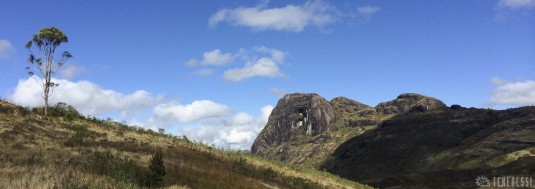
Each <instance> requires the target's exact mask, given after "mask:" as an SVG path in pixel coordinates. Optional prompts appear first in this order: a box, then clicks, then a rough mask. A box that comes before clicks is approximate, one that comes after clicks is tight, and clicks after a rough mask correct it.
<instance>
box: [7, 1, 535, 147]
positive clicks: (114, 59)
mask: <svg viewBox="0 0 535 189" xmlns="http://www.w3.org/2000/svg"><path fill="white" fill-rule="evenodd" d="M58 7H61V9H57V8H58ZM43 10H49V11H47V12H46V13H45V12H44V11H43ZM50 26H55V27H57V28H59V29H60V30H62V31H63V32H64V33H65V34H66V35H68V37H69V43H66V44H63V45H62V46H61V47H60V49H61V50H68V51H70V52H71V53H72V54H73V55H74V58H72V59H70V60H69V62H68V63H67V64H66V65H65V67H63V68H62V69H61V70H60V71H59V74H58V77H57V80H58V82H59V83H60V86H59V87H58V88H56V90H55V94H54V95H55V96H53V97H51V99H52V101H54V102H55V101H64V102H67V103H69V104H73V105H74V106H76V107H77V108H78V109H79V110H80V111H81V112H83V113H84V114H91V115H95V116H98V117H102V118H105V117H111V118H113V119H116V120H126V121H127V122H129V123H131V124H136V125H140V126H143V127H146V128H160V127H161V128H166V129H167V130H168V131H169V132H171V133H173V134H179V135H182V134H186V135H189V136H190V138H194V139H197V140H204V141H205V142H209V143H214V144H216V145H219V146H223V147H231V148H241V149H247V148H248V147H249V146H250V144H251V143H252V141H253V140H254V138H255V137H256V134H257V133H258V132H259V131H260V130H261V129H262V128H263V126H264V124H265V121H266V119H267V116H268V115H269V112H270V110H271V108H273V106H275V105H276V103H277V100H278V99H279V98H280V96H281V95H283V94H285V93H292V92H304V93H318V94H320V95H322V96H323V97H325V98H326V99H328V100H330V99H332V98H334V97H337V96H346V97H349V98H352V99H355V100H357V101H360V102H363V103H365V104H368V105H371V106H375V105H376V104H377V103H379V102H383V101H387V100H391V99H394V98H395V97H396V96H397V95H399V94H401V93H406V92H416V93H421V94H424V95H428V96H433V97H436V98H439V99H441V100H443V101H444V102H445V103H446V104H448V105H451V104H461V105H463V106H468V107H471V106H473V107H492V108H498V109H499V108H505V107H516V106H523V105H534V104H535V81H534V80H535V0H455V1H442V0H441V1H438V0H432V1H428V0H426V1H423V0H421V1H381V0H376V1H371V0H368V1H366V0H362V1H349V0H348V1H334V2H328V1H314V0H312V1H211V2H207V1H202V2H199V1H159V2H155V1H113V2H109V1H52V2H41V1H6V0H0V64H1V65H2V68H1V69H0V97H2V98H3V99H8V100H11V101H13V102H16V103H19V104H22V105H27V106H36V105H40V103H42V102H41V99H39V92H40V91H39V90H40V89H39V86H38V85H37V82H36V81H38V80H39V78H37V77H32V78H31V77H29V76H28V75H27V74H26V73H25V70H24V67H25V66H28V63H27V62H26V56H27V54H28V50H27V49H25V48H24V44H25V43H26V41H28V40H29V39H30V38H31V36H32V35H33V34H35V33H37V32H38V31H39V29H40V28H42V27H50Z"/></svg>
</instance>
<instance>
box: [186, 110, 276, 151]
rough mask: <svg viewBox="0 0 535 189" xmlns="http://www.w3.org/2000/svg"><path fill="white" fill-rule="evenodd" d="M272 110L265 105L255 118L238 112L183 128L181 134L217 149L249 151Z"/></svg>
mask: <svg viewBox="0 0 535 189" xmlns="http://www.w3.org/2000/svg"><path fill="white" fill-rule="evenodd" d="M272 110H273V106H271V105H267V106H264V107H262V108H261V109H260V114H259V115H257V116H255V117H253V116H251V115H249V114H247V113H244V112H239V113H236V114H234V115H233V116H227V117H219V119H217V120H211V121H209V122H206V123H204V124H203V125H200V126H190V127H185V128H183V129H182V132H183V133H184V134H185V135H186V136H188V137H189V138H191V139H194V140H200V141H204V142H206V143H210V144H214V145H216V146H219V147H224V148H227V147H228V148H231V149H240V150H249V149H250V148H251V145H252V144H253V142H254V140H255V138H256V136H257V135H258V133H260V131H261V130H262V129H263V128H264V126H265V125H266V123H267V121H268V118H269V115H270V114H271V111H272Z"/></svg>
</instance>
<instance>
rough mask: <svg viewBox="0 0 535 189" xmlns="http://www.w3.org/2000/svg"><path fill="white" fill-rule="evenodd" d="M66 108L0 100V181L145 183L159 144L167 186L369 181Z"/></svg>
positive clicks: (6, 184) (23, 184) (30, 184)
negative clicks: (41, 109)
mask: <svg viewBox="0 0 535 189" xmlns="http://www.w3.org/2000/svg"><path fill="white" fill-rule="evenodd" d="M37 111H38V110H37ZM53 111H59V110H53ZM60 112H61V111H60ZM65 115H66V114H65V112H63V114H61V113H57V114H56V115H55V116H50V117H48V118H43V117H42V116H39V114H36V111H35V110H34V111H32V110H29V109H25V108H22V107H19V106H16V105H13V104H10V103H6V102H3V101H0V148H1V149H2V150H1V151H0V188H146V185H145V184H144V183H145V181H146V179H147V178H148V177H146V176H147V175H148V173H149V172H150V170H149V169H148V162H149V159H150V158H151V156H152V155H153V154H155V153H156V152H162V154H163V159H164V165H165V170H166V172H167V174H166V175H165V176H164V179H163V182H162V183H161V186H162V187H163V188H255V189H256V188H365V186H362V185H359V184H356V183H354V182H351V181H347V180H344V179H341V178H339V177H336V176H333V175H330V174H328V173H325V172H321V171H314V170H309V169H300V168H296V167H291V166H287V165H284V164H281V163H277V162H272V161H267V160H264V159H261V158H259V157H255V156H251V155H248V154H244V153H241V152H229V151H223V150H220V149H215V148H213V147H210V146H206V145H203V144H197V143H192V142H190V141H188V140H185V139H182V138H180V137H175V136H169V135H163V134H158V133H155V132H153V131H146V130H144V129H141V128H134V127H128V126H125V125H123V124H121V123H116V122H112V121H109V120H106V121H104V120H99V119H93V118H92V119H89V118H83V117H80V116H76V117H75V118H73V117H72V116H71V117H68V116H65Z"/></svg>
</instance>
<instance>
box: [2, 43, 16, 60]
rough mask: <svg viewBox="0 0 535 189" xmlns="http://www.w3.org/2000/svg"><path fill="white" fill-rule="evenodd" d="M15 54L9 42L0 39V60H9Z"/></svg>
mask: <svg viewBox="0 0 535 189" xmlns="http://www.w3.org/2000/svg"><path fill="white" fill-rule="evenodd" d="M14 52H15V47H13V45H11V42H9V41H8V40H5V39H0V59H3V58H9V57H10V56H11V54H13V53H14Z"/></svg>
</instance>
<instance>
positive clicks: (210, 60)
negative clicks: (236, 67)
mask: <svg viewBox="0 0 535 189" xmlns="http://www.w3.org/2000/svg"><path fill="white" fill-rule="evenodd" d="M202 57H203V60H202V63H203V64H206V65H215V66H218V65H224V64H226V63H229V62H231V61H232V59H233V58H234V57H233V56H232V54H230V53H221V50H219V49H214V50H212V51H208V52H204V53H203V55H202Z"/></svg>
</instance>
